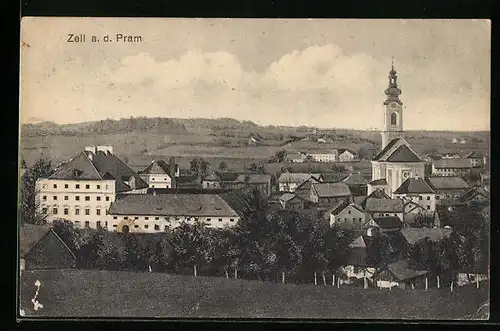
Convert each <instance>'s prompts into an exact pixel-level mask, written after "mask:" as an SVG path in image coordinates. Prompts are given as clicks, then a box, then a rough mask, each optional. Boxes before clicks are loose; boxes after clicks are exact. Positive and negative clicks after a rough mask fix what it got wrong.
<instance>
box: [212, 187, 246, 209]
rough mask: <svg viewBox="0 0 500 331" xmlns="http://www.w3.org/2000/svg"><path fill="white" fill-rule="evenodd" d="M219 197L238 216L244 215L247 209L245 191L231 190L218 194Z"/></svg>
mask: <svg viewBox="0 0 500 331" xmlns="http://www.w3.org/2000/svg"><path fill="white" fill-rule="evenodd" d="M219 196H220V197H221V198H222V199H223V200H224V201H225V202H226V203H227V204H228V205H229V207H231V208H232V209H233V210H234V211H236V212H237V213H238V214H242V213H244V212H245V211H246V210H248V208H249V206H248V200H247V192H246V191H245V190H232V191H229V192H226V193H220V194H219Z"/></svg>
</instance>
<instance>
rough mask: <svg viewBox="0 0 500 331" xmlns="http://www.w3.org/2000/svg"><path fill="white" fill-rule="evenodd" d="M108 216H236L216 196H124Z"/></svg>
mask: <svg viewBox="0 0 500 331" xmlns="http://www.w3.org/2000/svg"><path fill="white" fill-rule="evenodd" d="M108 213H109V214H110V215H161V216H165V215H167V216H214V217H215V216H221V217H222V216H225V217H231V216H238V214H237V213H236V211H235V210H233V209H232V208H231V207H230V206H229V204H228V203H227V202H226V201H225V200H224V199H222V198H221V197H220V196H219V195H218V194H175V193H173V194H159V195H151V194H124V195H121V196H118V197H117V199H116V201H115V202H113V203H112V204H111V206H110V208H109V212H108Z"/></svg>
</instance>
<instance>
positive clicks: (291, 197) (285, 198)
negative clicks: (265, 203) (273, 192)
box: [280, 193, 295, 202]
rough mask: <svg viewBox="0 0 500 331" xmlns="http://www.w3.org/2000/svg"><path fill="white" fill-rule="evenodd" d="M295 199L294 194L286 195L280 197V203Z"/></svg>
mask: <svg viewBox="0 0 500 331" xmlns="http://www.w3.org/2000/svg"><path fill="white" fill-rule="evenodd" d="M293 198H295V194H293V193H285V194H283V195H282V196H280V201H284V202H287V201H290V200H292V199H293Z"/></svg>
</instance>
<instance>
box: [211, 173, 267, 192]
mask: <svg viewBox="0 0 500 331" xmlns="http://www.w3.org/2000/svg"><path fill="white" fill-rule="evenodd" d="M202 187H203V188H204V189H216V188H217V189H226V190H239V189H244V188H254V189H257V190H259V191H260V192H262V193H263V194H265V195H266V196H270V195H271V175H270V174H254V173H238V172H214V173H212V174H209V175H208V176H206V177H204V178H203V180H202Z"/></svg>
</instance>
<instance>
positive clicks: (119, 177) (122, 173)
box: [88, 151, 148, 192]
mask: <svg viewBox="0 0 500 331" xmlns="http://www.w3.org/2000/svg"><path fill="white" fill-rule="evenodd" d="M88 153H90V152H88ZM92 164H93V165H94V166H95V168H96V169H97V170H98V171H99V174H100V175H101V176H104V175H105V174H109V175H111V176H112V177H113V178H114V179H115V180H116V184H115V189H116V192H125V191H129V190H131V189H132V188H131V187H130V185H129V184H127V183H125V181H126V180H129V179H131V178H133V179H134V182H135V189H144V188H147V187H148V184H147V183H146V182H145V181H144V180H143V179H142V178H140V177H139V175H138V174H137V173H136V172H135V171H134V170H132V169H131V168H130V167H129V166H128V165H126V164H125V163H123V161H122V160H120V159H119V158H118V157H116V155H114V154H111V153H104V152H102V151H98V152H97V153H96V154H94V156H93V157H92Z"/></svg>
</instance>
